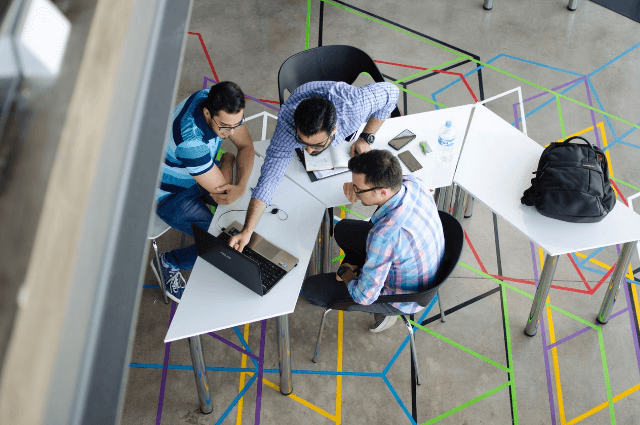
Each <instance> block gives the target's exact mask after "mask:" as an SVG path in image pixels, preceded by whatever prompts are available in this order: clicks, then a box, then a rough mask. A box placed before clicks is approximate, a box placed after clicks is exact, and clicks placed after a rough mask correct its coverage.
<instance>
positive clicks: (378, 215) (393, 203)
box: [371, 185, 407, 224]
mask: <svg viewBox="0 0 640 425" xmlns="http://www.w3.org/2000/svg"><path fill="white" fill-rule="evenodd" d="M406 193H407V188H406V186H405V185H402V187H400V190H399V191H398V193H396V194H395V195H393V196H392V197H391V198H390V199H389V200H388V201H387V202H385V203H384V204H382V206H380V208H378V209H377V210H376V212H375V213H373V215H372V216H371V222H372V223H373V224H376V223H377V222H378V221H380V220H381V219H382V218H383V217H384V216H386V215H387V214H389V213H390V212H392V211H393V210H395V209H396V208H398V207H401V206H402V200H403V199H404V197H405V195H406Z"/></svg>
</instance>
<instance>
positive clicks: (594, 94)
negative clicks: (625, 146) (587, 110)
mask: <svg viewBox="0 0 640 425" xmlns="http://www.w3.org/2000/svg"><path fill="white" fill-rule="evenodd" d="M587 81H588V82H589V88H591V93H592V94H593V97H595V98H596V102H598V107H599V108H600V110H601V111H604V106H603V105H602V102H600V97H599V96H598V92H597V91H596V88H595V86H594V85H593V83H592V82H591V80H590V79H589V76H587ZM605 112H606V111H605ZM603 116H604V120H605V121H606V123H607V126H609V131H611V134H612V135H613V138H614V139H616V138H617V136H616V131H615V130H614V129H613V125H612V124H611V121H610V120H609V117H608V116H606V115H603Z"/></svg>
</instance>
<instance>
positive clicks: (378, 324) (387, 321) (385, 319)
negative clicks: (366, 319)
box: [369, 313, 398, 333]
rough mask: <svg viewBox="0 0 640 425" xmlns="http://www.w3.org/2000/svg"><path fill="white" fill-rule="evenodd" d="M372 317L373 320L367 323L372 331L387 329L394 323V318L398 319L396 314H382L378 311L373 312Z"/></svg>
mask: <svg viewBox="0 0 640 425" xmlns="http://www.w3.org/2000/svg"><path fill="white" fill-rule="evenodd" d="M373 317H374V319H375V320H374V321H373V323H372V324H370V325H369V330H370V331H371V332H374V333H377V332H382V331H384V330H385V329H389V328H390V327H391V326H393V325H394V324H395V323H396V320H398V316H385V315H384V314H378V313H374V315H373Z"/></svg>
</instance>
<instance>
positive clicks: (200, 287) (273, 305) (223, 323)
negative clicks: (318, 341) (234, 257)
mask: <svg viewBox="0 0 640 425" xmlns="http://www.w3.org/2000/svg"><path fill="white" fill-rule="evenodd" d="M262 163H263V161H262V160H261V159H259V158H255V161H254V165H253V170H252V172H251V177H250V178H249V183H248V186H255V184H256V183H257V181H258V177H259V176H260V167H261V166H262ZM250 198H251V191H250V190H247V191H245V193H244V194H243V195H242V197H240V198H239V199H238V200H236V201H235V202H234V203H233V204H231V205H221V206H218V209H217V211H216V213H215V215H214V217H213V221H212V223H211V227H210V228H209V233H211V234H213V235H217V234H219V233H220V228H219V227H218V225H217V224H216V223H217V222H218V218H220V221H219V223H218V224H219V225H220V226H222V227H225V226H227V225H228V224H230V223H231V222H233V221H234V220H237V221H239V222H240V223H244V219H245V214H246V212H244V211H243V212H230V213H228V214H225V215H224V217H222V214H223V213H224V212H226V211H229V210H233V209H246V208H247V206H248V204H249V200H250ZM272 203H273V204H275V205H278V207H279V208H281V209H284V210H285V211H286V212H287V214H288V218H287V220H285V221H281V220H280V219H279V218H278V216H277V215H272V214H268V213H267V214H264V215H263V217H262V218H261V219H260V222H259V223H258V226H257V227H256V230H255V231H256V232H257V233H259V234H260V235H261V236H263V237H265V238H266V239H268V240H269V241H270V242H273V243H274V244H276V245H278V246H281V247H283V248H285V249H286V250H287V251H289V252H290V253H291V254H293V255H295V256H296V257H297V258H298V259H299V262H298V265H297V266H296V267H295V268H294V269H293V270H291V271H290V272H289V273H288V274H287V275H286V276H285V277H284V278H283V279H282V280H281V281H280V282H278V284H277V285H276V286H274V287H273V289H272V290H271V291H270V292H269V293H268V294H267V295H265V296H263V297H260V296H259V295H257V294H255V293H254V292H252V291H250V290H249V289H247V288H246V287H245V286H243V285H242V284H240V283H239V282H237V281H235V280H234V279H232V278H230V277H229V276H227V275H226V274H224V273H223V272H221V271H220V270H218V269H217V268H215V267H214V266H212V265H211V264H209V263H207V262H206V261H204V260H202V259H201V258H198V259H197V260H196V263H195V266H194V268H193V271H192V272H191V276H190V278H189V282H188V284H187V286H186V288H185V291H184V293H183V294H182V299H181V301H180V304H179V306H178V309H177V311H176V313H175V315H174V317H173V321H172V322H171V326H170V327H169V330H168V332H167V335H166V337H165V340H164V341H165V343H166V342H171V341H175V340H178V339H183V338H189V343H190V348H191V355H192V360H193V362H194V373H195V374H196V381H197V387H198V393H199V396H200V402H201V409H202V411H203V412H205V413H209V412H211V410H210V404H211V402H210V398H209V387H208V384H207V381H206V372H205V370H206V369H205V368H204V359H203V357H202V348H201V345H200V341H199V335H202V334H206V333H208V332H212V331H216V330H220V329H226V328H230V327H233V326H237V325H241V324H244V323H250V322H255V321H259V320H262V319H267V318H270V317H276V316H280V319H279V320H278V327H279V328H280V330H281V332H278V335H280V336H282V338H279V343H280V344H279V347H280V348H281V350H282V351H281V354H282V355H281V356H280V359H281V391H282V392H283V393H286V394H288V393H290V392H291V381H290V378H291V358H290V350H289V347H288V317H287V314H289V313H292V312H293V311H294V309H295V306H296V302H297V300H298V295H299V293H300V288H301V287H302V281H303V279H304V275H305V272H306V270H307V264H308V263H309V258H310V257H311V251H312V249H313V245H314V242H315V240H316V236H317V229H318V226H319V225H320V220H321V219H322V215H323V213H324V210H325V208H324V205H323V204H322V203H320V201H318V200H317V199H315V198H313V197H312V196H311V195H309V194H308V193H306V192H305V191H304V190H302V189H301V188H300V187H298V186H297V185H296V184H295V183H293V182H292V181H291V180H289V179H288V178H284V179H282V182H280V185H279V186H278V189H277V190H276V193H275V194H274V197H273V202H272ZM283 379H284V380H285V382H283ZM287 391H288V392H287ZM207 410H208V411H207Z"/></svg>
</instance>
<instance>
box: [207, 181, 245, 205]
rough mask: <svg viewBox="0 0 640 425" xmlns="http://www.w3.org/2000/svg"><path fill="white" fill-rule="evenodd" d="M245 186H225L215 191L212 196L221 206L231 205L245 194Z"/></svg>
mask: <svg viewBox="0 0 640 425" xmlns="http://www.w3.org/2000/svg"><path fill="white" fill-rule="evenodd" d="M244 189H245V187H244V186H240V185H233V184H225V185H223V186H220V187H218V188H216V189H215V191H213V192H211V193H210V195H211V197H212V198H213V200H214V201H216V202H217V203H218V204H220V205H229V204H231V203H233V201H235V200H236V199H238V198H239V197H240V196H242V194H243V193H244Z"/></svg>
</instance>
